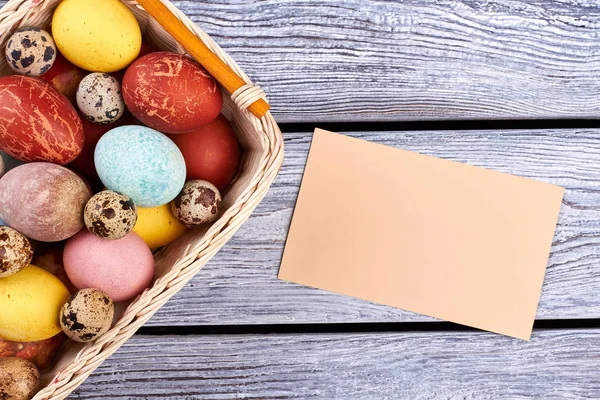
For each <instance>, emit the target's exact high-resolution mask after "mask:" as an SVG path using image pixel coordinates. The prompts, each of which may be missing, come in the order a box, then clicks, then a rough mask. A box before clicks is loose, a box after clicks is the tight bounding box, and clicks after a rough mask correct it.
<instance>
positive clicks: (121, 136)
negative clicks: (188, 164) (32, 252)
mask: <svg viewBox="0 0 600 400" xmlns="http://www.w3.org/2000/svg"><path fill="white" fill-rule="evenodd" d="M94 162H95V164H96V170H97V171H98V176H100V179H101V180H102V183H104V185H105V186H106V187H107V188H108V189H110V190H113V191H115V192H119V193H123V194H126V195H128V196H129V197H131V198H132V199H133V201H134V202H135V204H136V205H137V206H139V207H156V206H160V205H162V204H166V203H168V202H170V201H171V200H173V199H174V198H175V196H177V194H178V193H179V191H180V190H181V188H182V187H183V185H184V183H185V161H184V159H183V156H182V155H181V152H180V151H179V149H178V148H177V146H176V145H175V143H173V141H172V140H170V139H169V138H167V137H166V136H165V135H163V134H162V133H160V132H157V131H155V130H153V129H150V128H146V127H143V126H134V125H127V126H121V127H118V128H115V129H112V130H110V131H109V132H107V133H106V134H105V135H104V136H102V138H101V139H100V141H98V144H97V145H96V150H95V153H94ZM0 213H1V212H0Z"/></svg>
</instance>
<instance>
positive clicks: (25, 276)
mask: <svg viewBox="0 0 600 400" xmlns="http://www.w3.org/2000/svg"><path fill="white" fill-rule="evenodd" d="M69 295H70V293H69V291H68V290H67V288H66V287H65V285H64V284H63V283H62V282H61V281H60V280H59V279H58V278H57V277H55V276H54V275H52V274H51V273H50V272H48V271H46V270H43V269H41V268H39V267H36V266H35V265H28V266H26V267H25V268H23V269H22V270H21V271H19V272H17V273H16V274H14V275H11V276H9V277H7V278H0V339H5V340H12V341H16V342H35V341H38V340H44V339H48V338H51V337H52V336H54V335H56V334H57V333H59V332H61V331H62V329H61V327H60V321H59V315H60V309H61V307H62V306H63V304H65V302H66V301H67V299H68V298H69Z"/></svg>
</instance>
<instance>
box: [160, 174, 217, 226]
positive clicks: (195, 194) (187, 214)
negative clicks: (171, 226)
mask: <svg viewBox="0 0 600 400" xmlns="http://www.w3.org/2000/svg"><path fill="white" fill-rule="evenodd" d="M220 209H221V193H219V189H217V188H216V187H215V185H213V184H212V183H210V182H207V181H198V180H197V181H189V182H186V183H185V185H184V186H183V189H181V193H179V195H178V196H177V197H175V200H173V201H172V202H171V211H173V215H174V216H176V217H177V219H179V220H180V221H181V222H183V224H184V225H185V226H187V227H188V228H196V227H199V226H202V225H204V224H207V223H209V222H213V221H214V220H216V219H217V218H218V217H219V212H220V211H221V210H220Z"/></svg>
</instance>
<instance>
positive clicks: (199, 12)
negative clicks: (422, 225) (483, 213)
mask: <svg viewBox="0 0 600 400" xmlns="http://www.w3.org/2000/svg"><path fill="white" fill-rule="evenodd" d="M174 3H175V4H176V5H177V6H178V7H179V8H180V9H182V10H183V11H185V12H186V14H188V15H189V16H190V17H191V19H192V20H193V21H194V22H196V23H198V24H199V25H200V26H201V27H202V28H203V29H204V30H205V31H207V32H208V33H209V34H210V35H211V36H212V37H213V38H214V39H215V40H216V41H217V42H218V43H219V44H220V45H221V46H222V47H223V48H224V49H225V50H226V51H227V52H228V53H229V54H230V55H231V56H232V57H233V58H234V59H235V60H236V61H237V62H238V63H239V64H240V66H241V67H242V68H243V69H244V71H246V72H247V74H248V75H249V76H250V77H251V78H252V79H253V80H254V81H255V82H256V83H258V84H259V85H261V86H262V87H264V88H265V89H266V91H267V93H268V95H269V100H270V102H271V104H272V106H273V108H272V110H273V113H274V115H275V117H276V118H277V120H278V121H280V122H298V121H358V120H420V119H464V118H480V119H496V118H595V117H597V116H598V115H600V98H599V97H598V96H597V93H599V92H600V79H598V77H599V71H600V40H599V39H600V29H598V28H599V27H600V4H599V3H598V2H596V1H593V0H583V1H582V0H562V1H556V0H538V1H536V2H530V1H527V0H501V1H492V0H483V1H480V0H462V1H459V0H444V1H438V2H429V1H425V0H408V1H386V0H373V1H365V0H344V1H341V0H329V1H325V2H323V1H314V0H260V1H252V2H248V1H245V0H214V1H213V0H211V1H208V0H176V1H174ZM3 4H5V0H0V6H2V5H3Z"/></svg>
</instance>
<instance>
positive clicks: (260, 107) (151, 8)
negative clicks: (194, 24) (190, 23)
mask: <svg viewBox="0 0 600 400" xmlns="http://www.w3.org/2000/svg"><path fill="white" fill-rule="evenodd" d="M137 2H138V4H140V5H141V6H142V7H144V9H145V10H146V12H147V13H148V14H149V15H150V16H151V17H152V18H154V19H155V20H156V22H158V23H159V24H160V25H161V26H162V27H163V28H164V29H165V30H166V31H167V32H169V33H170V34H171V36H173V38H174V39H175V40H177V42H179V44H181V45H182V46H183V48H184V49H185V50H186V51H187V52H188V53H189V54H191V55H192V57H194V59H195V60H196V61H198V62H199V63H200V64H201V65H202V66H203V67H204V68H206V70H207V71H208V72H209V73H210V74H211V75H212V76H214V77H215V79H216V80H217V81H219V83H220V84H221V85H223V87H224V88H225V90H227V91H228V92H229V93H230V94H234V93H236V92H237V91H238V90H239V89H242V90H244V89H246V88H247V87H248V86H247V85H246V82H244V80H243V79H242V78H240V77H239V76H238V75H237V74H236V73H235V72H234V71H233V70H232V69H231V68H230V67H229V66H228V65H227V64H225V63H224V62H223V60H221V59H220V58H219V57H217V55H216V54H215V53H213V52H212V51H211V50H210V49H209V48H208V46H206V45H205V44H204V42H203V41H202V40H200V38H198V37H197V36H196V35H194V34H193V33H192V31H190V30H189V29H188V28H187V27H186V26H185V25H184V24H183V22H181V21H180V20H179V18H177V17H176V16H175V15H174V14H173V13H172V12H171V11H170V10H169V9H168V8H167V7H166V6H165V5H164V4H163V3H162V2H161V1H160V0H137ZM238 93H239V92H238ZM269 108H270V106H269V103H267V102H266V101H265V100H264V99H263V98H258V99H256V100H254V101H253V102H252V103H250V104H249V105H248V110H250V112H252V114H254V115H255V116H256V117H257V118H262V116H263V115H265V114H266V112H267V111H269Z"/></svg>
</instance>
